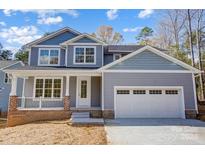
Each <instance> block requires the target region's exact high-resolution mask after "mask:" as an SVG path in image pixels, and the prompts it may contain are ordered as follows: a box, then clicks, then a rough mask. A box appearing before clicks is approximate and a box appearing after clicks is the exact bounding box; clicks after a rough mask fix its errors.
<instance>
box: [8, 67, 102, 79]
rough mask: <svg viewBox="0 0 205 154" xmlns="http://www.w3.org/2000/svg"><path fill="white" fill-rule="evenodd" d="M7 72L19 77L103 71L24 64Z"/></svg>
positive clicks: (80, 74)
mask: <svg viewBox="0 0 205 154" xmlns="http://www.w3.org/2000/svg"><path fill="white" fill-rule="evenodd" d="M4 71H5V72H6V73H9V74H12V75H16V76H19V77H25V76H67V75H70V76H72V75H73V76H83V75H84V76H101V72H100V71H99V70H98V69H96V68H92V69H88V68H84V69H82V68H67V67H34V66H24V67H20V68H12V69H5V70H4Z"/></svg>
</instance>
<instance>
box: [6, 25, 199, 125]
mask: <svg viewBox="0 0 205 154" xmlns="http://www.w3.org/2000/svg"><path fill="white" fill-rule="evenodd" d="M25 47H26V48H27V49H29V65H28V66H23V67H21V68H11V69H6V70H5V71H6V72H7V73H9V74H10V75H11V76H12V88H11V93H10V106H9V116H8V124H9V125H10V126H11V125H16V124H20V123H26V122H30V121H35V120H45V119H46V120H48V119H62V118H68V117H69V116H70V114H71V113H72V112H76V111H78V112H80V111H89V112H90V115H91V117H103V118H189V117H194V116H195V115H196V113H197V102H196V89H195V76H194V75H195V74H198V73H199V72H200V71H199V70H197V69H196V68H194V67H192V66H189V65H188V64H185V63H184V62H182V61H179V60H177V59H175V58H173V57H171V56H169V55H168V54H166V53H165V52H164V50H161V49H158V48H155V47H151V46H139V45H107V44H106V43H104V42H102V41H101V40H99V39H97V38H94V37H93V36H90V35H89V34H85V33H80V32H78V31H76V30H73V29H71V28H68V27H66V28H63V29H60V30H58V31H56V32H53V33H51V34H50V35H48V36H44V37H42V38H40V39H37V40H35V41H33V42H31V43H28V44H26V45H25ZM17 78H22V79H23V90H22V95H17V91H18V89H17V86H16V85H17ZM20 115H21V116H20Z"/></svg>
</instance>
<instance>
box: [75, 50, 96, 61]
mask: <svg viewBox="0 0 205 154" xmlns="http://www.w3.org/2000/svg"><path fill="white" fill-rule="evenodd" d="M95 60H96V47H91V46H88V47H84V46H81V47H75V48H74V58H73V62H74V64H95V63H96V61H95Z"/></svg>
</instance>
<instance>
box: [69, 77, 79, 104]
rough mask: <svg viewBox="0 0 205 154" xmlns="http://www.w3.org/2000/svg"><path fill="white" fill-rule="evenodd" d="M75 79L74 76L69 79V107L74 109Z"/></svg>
mask: <svg viewBox="0 0 205 154" xmlns="http://www.w3.org/2000/svg"><path fill="white" fill-rule="evenodd" d="M76 79H77V78H76V77H75V76H72V77H70V100H71V107H76V83H77V80H76Z"/></svg>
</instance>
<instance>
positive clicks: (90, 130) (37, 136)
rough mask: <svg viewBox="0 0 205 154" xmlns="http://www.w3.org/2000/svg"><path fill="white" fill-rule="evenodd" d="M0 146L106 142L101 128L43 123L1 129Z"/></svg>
mask: <svg viewBox="0 0 205 154" xmlns="http://www.w3.org/2000/svg"><path fill="white" fill-rule="evenodd" d="M2 127H3V126H2ZM0 144H48V145H50V144H107V140H106V133H105V130H104V127H103V126H70V125H69V124H68V122H67V121H46V122H45V121H44V122H38V123H32V124H25V125H21V126H16V127H10V128H1V129H0Z"/></svg>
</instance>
